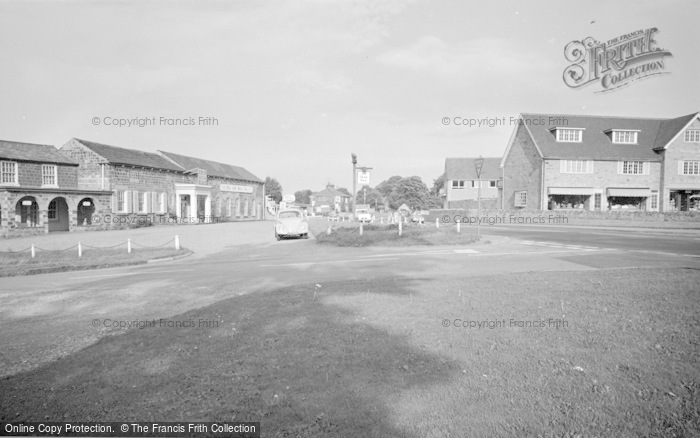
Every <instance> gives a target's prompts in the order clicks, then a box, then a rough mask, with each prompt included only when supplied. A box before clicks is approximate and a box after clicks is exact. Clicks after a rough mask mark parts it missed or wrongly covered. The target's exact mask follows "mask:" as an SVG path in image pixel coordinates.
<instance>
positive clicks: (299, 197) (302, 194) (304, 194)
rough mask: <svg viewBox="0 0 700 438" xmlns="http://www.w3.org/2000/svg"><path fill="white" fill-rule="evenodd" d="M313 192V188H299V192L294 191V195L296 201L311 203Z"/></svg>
mask: <svg viewBox="0 0 700 438" xmlns="http://www.w3.org/2000/svg"><path fill="white" fill-rule="evenodd" d="M311 194H313V192H312V191H311V190H299V191H298V192H294V197H295V198H296V202H299V203H301V204H311V199H310V196H311Z"/></svg>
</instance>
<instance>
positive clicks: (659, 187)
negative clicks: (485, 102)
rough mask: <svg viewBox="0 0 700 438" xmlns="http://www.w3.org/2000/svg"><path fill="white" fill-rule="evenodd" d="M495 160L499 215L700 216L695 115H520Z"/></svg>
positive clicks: (699, 127)
mask: <svg viewBox="0 0 700 438" xmlns="http://www.w3.org/2000/svg"><path fill="white" fill-rule="evenodd" d="M518 120H519V123H518V125H517V126H516V127H515V129H514V130H513V134H512V136H511V140H510V142H509V144H508V147H507V149H506V151H505V153H504V155H503V158H502V160H501V166H502V168H503V175H504V178H503V206H502V207H503V208H506V209H512V208H525V209H530V210H567V209H584V210H646V211H676V210H681V211H687V210H689V209H700V202H698V201H699V200H700V114H697V113H696V114H690V115H686V116H683V117H678V118H674V119H652V118H630V117H604V116H572V115H559V114H521V115H520V116H519V119H518Z"/></svg>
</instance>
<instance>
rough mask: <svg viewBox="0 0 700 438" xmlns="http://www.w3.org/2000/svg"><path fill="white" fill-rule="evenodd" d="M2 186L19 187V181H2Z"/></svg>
mask: <svg viewBox="0 0 700 438" xmlns="http://www.w3.org/2000/svg"><path fill="white" fill-rule="evenodd" d="M0 187H19V183H0Z"/></svg>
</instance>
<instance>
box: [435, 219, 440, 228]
mask: <svg viewBox="0 0 700 438" xmlns="http://www.w3.org/2000/svg"><path fill="white" fill-rule="evenodd" d="M435 228H440V221H439V220H438V218H435Z"/></svg>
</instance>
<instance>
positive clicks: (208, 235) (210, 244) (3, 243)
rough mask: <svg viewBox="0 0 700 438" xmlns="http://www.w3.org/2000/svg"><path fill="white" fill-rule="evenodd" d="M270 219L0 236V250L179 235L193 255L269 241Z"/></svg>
mask: <svg viewBox="0 0 700 438" xmlns="http://www.w3.org/2000/svg"><path fill="white" fill-rule="evenodd" d="M272 224H273V222H271V221H250V222H225V223H219V224H181V225H160V226H153V227H143V228H134V229H127V230H109V231H86V232H79V233H78V232H73V233H71V232H57V233H49V234H41V235H37V236H26V237H16V238H9V239H0V251H22V250H25V249H27V248H29V247H31V245H32V244H33V245H35V247H36V248H40V249H46V250H60V249H66V248H70V247H73V246H75V245H76V244H77V243H78V242H80V243H81V244H83V245H84V246H93V247H108V246H114V245H118V244H120V243H126V241H127V239H131V243H132V245H134V247H135V248H137V247H138V246H139V245H141V246H148V247H153V246H160V245H172V247H175V243H174V239H175V236H176V235H178V236H179V237H180V246H181V247H184V248H187V249H190V250H191V251H192V252H193V253H194V254H193V256H194V257H203V256H207V255H211V254H217V253H220V252H224V251H230V250H235V248H236V247H238V246H240V245H254V244H265V243H270V241H271V240H272V238H273V226H272Z"/></svg>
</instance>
